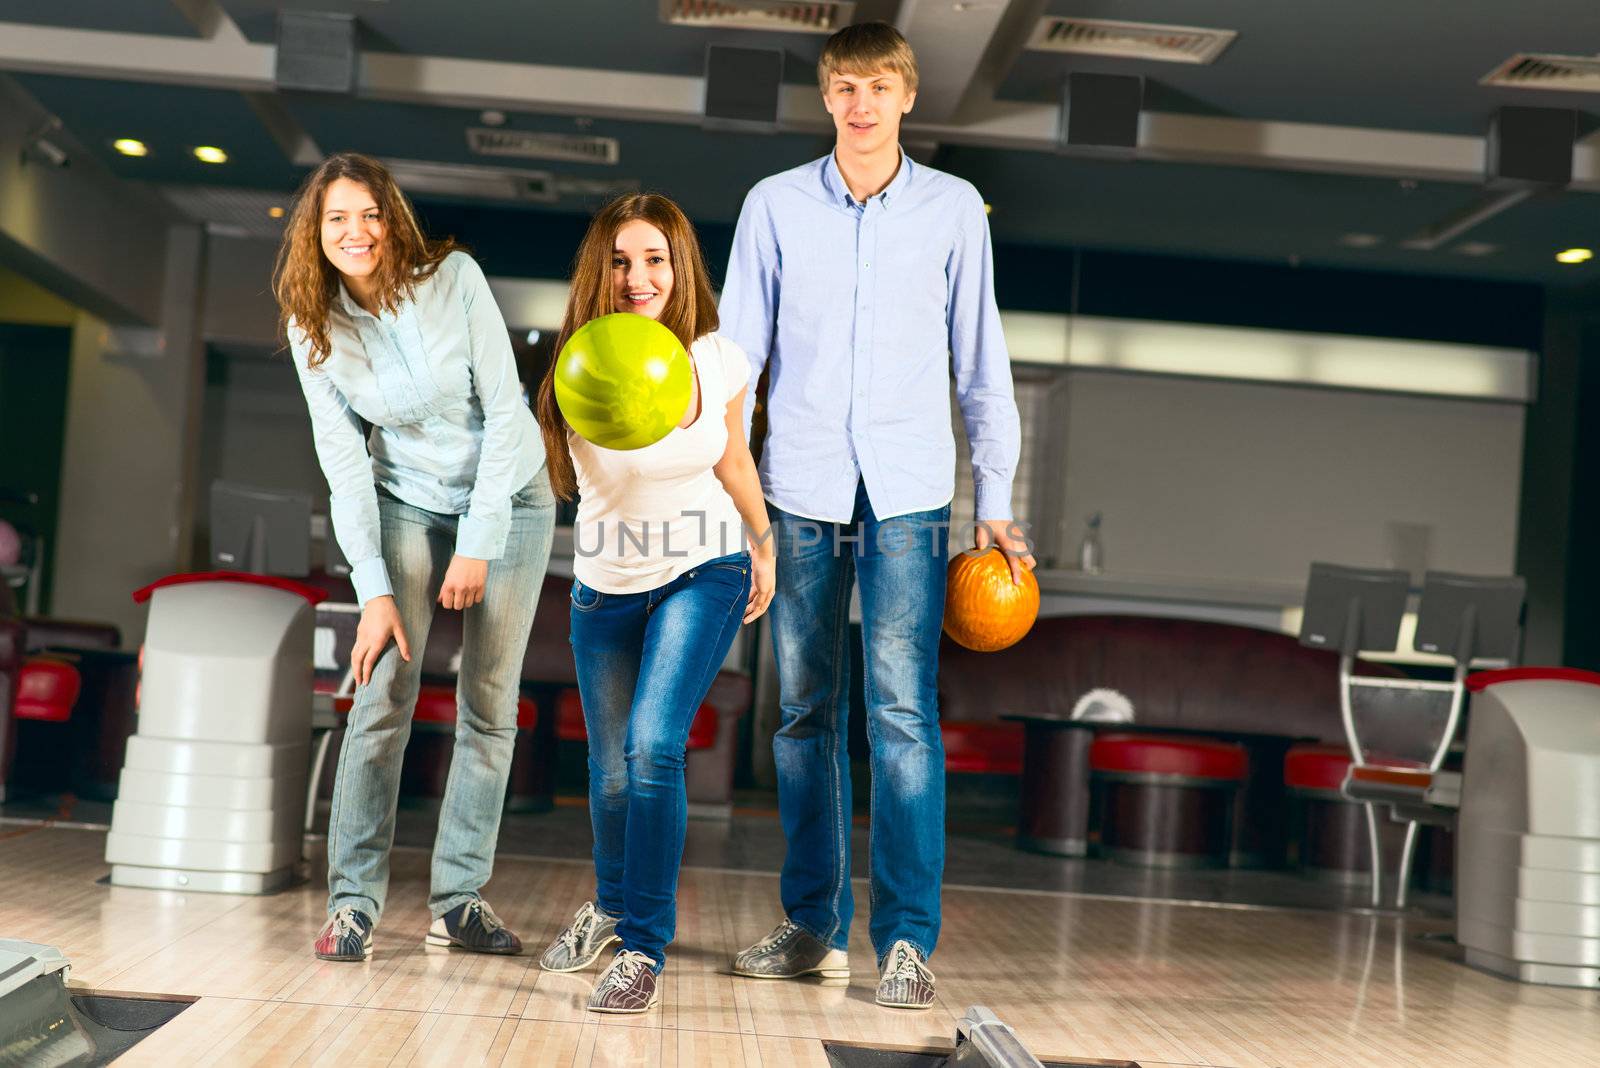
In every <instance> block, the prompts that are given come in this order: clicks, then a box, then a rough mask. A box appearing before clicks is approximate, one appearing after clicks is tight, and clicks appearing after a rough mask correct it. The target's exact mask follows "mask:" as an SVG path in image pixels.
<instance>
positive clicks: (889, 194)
mask: <svg viewBox="0 0 1600 1068" xmlns="http://www.w3.org/2000/svg"><path fill="white" fill-rule="evenodd" d="M915 166H916V164H915V163H913V162H911V157H910V156H908V155H906V150H905V149H903V148H902V149H900V168H899V169H898V170H896V171H895V173H894V178H893V179H891V180H890V182H889V184H888V186H886V187H885V188H884V190H883V192H881V193H879V194H878V199H880V200H881V201H883V205H884V207H888V206H889V205H890V204H892V203H893V202H894V199H895V197H897V196H899V195H900V194H901V193H902V192H904V191H905V188H906V185H907V184H908V183H909V182H910V181H911V171H912V169H913V168H914V167H915ZM822 184H823V185H824V186H825V187H826V188H827V190H828V194H829V195H830V196H832V197H833V198H834V199H835V200H838V201H841V202H843V204H844V205H845V206H846V207H855V206H856V205H857V203H858V202H857V200H856V198H855V197H854V196H853V195H852V194H851V192H850V184H849V183H848V182H846V181H845V180H844V172H843V171H841V170H839V157H838V155H836V154H835V153H833V152H829V153H828V163H827V166H825V167H824V168H823V169H822Z"/></svg>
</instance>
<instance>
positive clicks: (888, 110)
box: [822, 70, 917, 155]
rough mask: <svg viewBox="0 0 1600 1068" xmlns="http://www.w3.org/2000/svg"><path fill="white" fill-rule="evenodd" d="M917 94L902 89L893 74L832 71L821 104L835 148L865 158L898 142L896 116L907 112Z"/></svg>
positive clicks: (898, 129)
mask: <svg viewBox="0 0 1600 1068" xmlns="http://www.w3.org/2000/svg"><path fill="white" fill-rule="evenodd" d="M916 100H917V94H916V93H913V92H908V91H907V90H906V82H905V79H904V78H902V77H901V76H900V75H899V74H896V73H895V72H894V71H888V70H885V71H879V72H877V73H875V74H845V73H843V72H835V73H834V74H833V76H832V77H830V78H829V79H828V91H827V92H826V93H824V94H823V95H822V104H823V106H824V107H826V108H827V109H828V114H829V115H831V116H833V127H834V130H835V131H837V137H838V144H839V147H841V148H845V149H849V150H850V151H852V152H858V153H861V154H863V155H869V154H871V153H873V152H875V151H877V150H878V149H881V148H883V147H884V146H885V145H894V144H897V143H899V140H900V116H902V115H904V114H906V113H907V112H909V111H910V110H911V105H912V104H914V103H916Z"/></svg>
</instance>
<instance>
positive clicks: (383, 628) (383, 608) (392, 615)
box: [350, 594, 411, 686]
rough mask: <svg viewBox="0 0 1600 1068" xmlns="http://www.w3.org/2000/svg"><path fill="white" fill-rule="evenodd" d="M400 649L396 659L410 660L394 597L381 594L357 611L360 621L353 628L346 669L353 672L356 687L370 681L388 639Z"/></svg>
mask: <svg viewBox="0 0 1600 1068" xmlns="http://www.w3.org/2000/svg"><path fill="white" fill-rule="evenodd" d="M390 638H393V639H394V643H395V645H396V646H398V647H399V649H400V658H401V659H402V660H405V661H406V662H408V663H409V662H410V660H411V643H410V642H408V641H406V628H405V627H404V626H403V625H402V624H401V623H400V608H399V606H398V605H396V604H395V603H394V597H393V596H392V595H390V594H384V595H383V596H382V597H374V598H373V599H372V600H370V601H368V602H367V603H366V606H365V607H363V608H362V609H361V622H360V623H359V624H357V625H356V643H355V645H354V646H352V647H351V649H350V669H351V670H352V671H354V672H355V679H356V685H357V686H365V685H366V684H367V683H369V682H371V681H372V669H373V668H375V667H377V666H378V658H379V657H381V656H382V655H383V651H384V649H386V648H387V647H388V645H389V639H390Z"/></svg>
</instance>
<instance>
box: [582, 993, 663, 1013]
mask: <svg viewBox="0 0 1600 1068" xmlns="http://www.w3.org/2000/svg"><path fill="white" fill-rule="evenodd" d="M660 1003H661V991H660V990H659V989H658V990H657V991H656V995H655V997H653V998H651V999H650V1004H648V1005H646V1006H644V1007H643V1008H639V1009H602V1008H599V1007H597V1006H595V1005H590V1006H589V1011H590V1012H599V1013H604V1014H605V1015H607V1016H637V1015H639V1014H640V1013H642V1012H649V1011H650V1010H651V1009H653V1008H655V1007H656V1006H657V1005H659V1004H660Z"/></svg>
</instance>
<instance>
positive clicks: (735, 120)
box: [705, 45, 783, 131]
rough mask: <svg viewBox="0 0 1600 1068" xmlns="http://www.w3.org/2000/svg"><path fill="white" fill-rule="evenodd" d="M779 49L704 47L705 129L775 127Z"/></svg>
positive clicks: (780, 67) (779, 82)
mask: <svg viewBox="0 0 1600 1068" xmlns="http://www.w3.org/2000/svg"><path fill="white" fill-rule="evenodd" d="M782 90H783V53H782V52H781V51H780V50H778V49H776V48H734V47H731V46H728V45H708V46H707V47H706V106H705V125H706V127H707V128H708V129H738V130H766V131H773V130H776V129H777V128H778V99H779V96H780V95H781V93H782Z"/></svg>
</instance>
